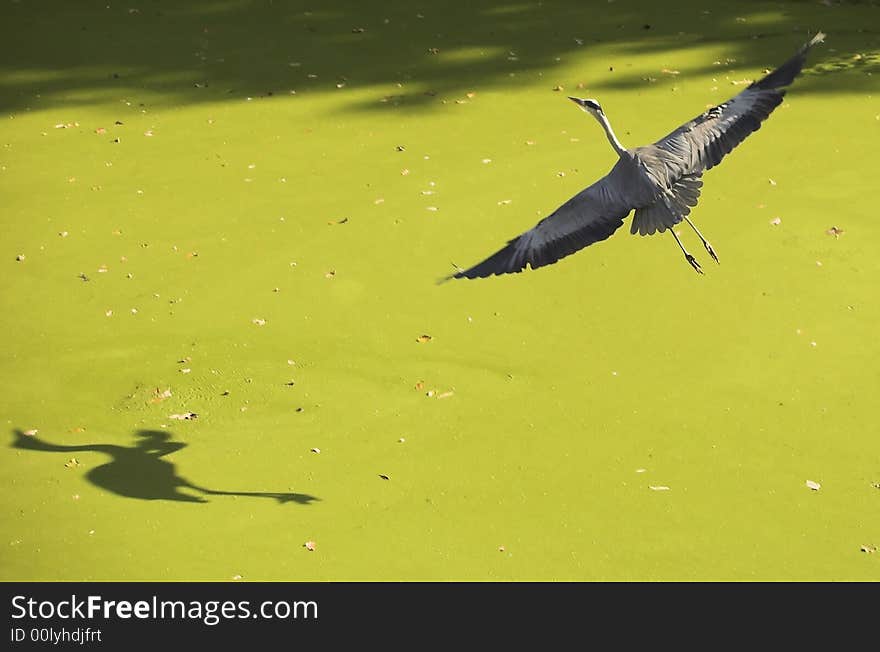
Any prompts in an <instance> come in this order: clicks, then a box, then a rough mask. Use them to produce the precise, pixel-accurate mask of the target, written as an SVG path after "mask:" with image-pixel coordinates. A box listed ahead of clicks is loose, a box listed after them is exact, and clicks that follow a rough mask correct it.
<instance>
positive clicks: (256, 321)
mask: <svg viewBox="0 0 880 652" xmlns="http://www.w3.org/2000/svg"><path fill="white" fill-rule="evenodd" d="M251 323H253V324H256V325H257V326H265V325H266V320H265V319H260V318H259V317H257V318H255V319H252V320H251Z"/></svg>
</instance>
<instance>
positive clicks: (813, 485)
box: [805, 480, 822, 491]
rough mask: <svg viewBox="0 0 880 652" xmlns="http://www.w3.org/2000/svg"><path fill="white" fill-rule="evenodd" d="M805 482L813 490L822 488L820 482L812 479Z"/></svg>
mask: <svg viewBox="0 0 880 652" xmlns="http://www.w3.org/2000/svg"><path fill="white" fill-rule="evenodd" d="M805 484H806V485H807V487H809V488H810V489H812V490H813V491H819V489H821V488H822V485H821V484H819V483H818V482H814V481H813V480H807V481H806V483H805Z"/></svg>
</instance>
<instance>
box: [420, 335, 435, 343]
mask: <svg viewBox="0 0 880 652" xmlns="http://www.w3.org/2000/svg"><path fill="white" fill-rule="evenodd" d="M433 339H434V338H433V337H431V336H430V335H419V336H418V337H417V338H416V342H418V343H419V344H425V343H427V342H430V341H431V340H433Z"/></svg>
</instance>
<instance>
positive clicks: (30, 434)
mask: <svg viewBox="0 0 880 652" xmlns="http://www.w3.org/2000/svg"><path fill="white" fill-rule="evenodd" d="M38 432H40V431H39V430H37V429H36V428H34V429H33V430H25V431H24V432H23V433H22V434H23V435H25V436H26V437H36V435H37V433H38Z"/></svg>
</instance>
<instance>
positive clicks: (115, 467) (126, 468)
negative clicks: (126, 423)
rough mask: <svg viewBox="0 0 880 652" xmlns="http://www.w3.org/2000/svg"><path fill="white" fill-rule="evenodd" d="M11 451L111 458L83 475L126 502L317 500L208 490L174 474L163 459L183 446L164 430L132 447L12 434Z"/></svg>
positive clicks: (142, 433)
mask: <svg viewBox="0 0 880 652" xmlns="http://www.w3.org/2000/svg"><path fill="white" fill-rule="evenodd" d="M13 435H14V437H15V440H14V441H13V442H12V447H13V448H20V449H24V450H32V451H42V452H46V453H78V452H95V453H104V454H106V455H109V456H110V458H111V459H110V461H109V462H107V463H106V464H102V465H101V466H96V467H95V468H93V469H90V470H89V471H88V472H87V473H86V478H87V479H88V481H89V482H91V483H92V484H93V485H95V486H96V487H99V488H100V489H104V490H105V491H109V492H111V493H114V494H116V495H118V496H124V497H126V498H139V499H141V500H175V501H183V502H190V503H205V502H208V501H207V500H206V499H205V498H204V496H205V495H208V496H249V497H254V498H274V499H275V500H277V501H278V502H279V503H289V502H294V503H299V504H300V505H308V504H309V503H311V502H312V501H315V500H319V499H318V498H315V497H314V496H309V495H308V494H298V493H277V492H262V491H219V490H216V489H208V488H206V487H202V486H199V485H197V484H194V483H192V482H190V481H189V480H187V479H185V478H183V477H181V476H180V475H178V474H177V470H176V468H175V466H174V464H172V463H171V462H169V461H167V460H164V459H162V458H163V457H164V456H166V455H170V454H171V453H175V452H177V451H179V450H181V449H182V448H185V447H186V444H184V443H183V442H179V441H171V433H169V432H165V431H163V430H139V431H137V432H136V433H135V437H136V438H137V442H136V443H135V445H134V446H118V445H115V444H80V445H73V446H68V445H59V444H50V443H49V442H46V441H44V440H43V439H40V438H39V437H36V436H30V435H26V434H25V433H24V432H22V431H21V430H14V431H13ZM182 489H190V490H192V491H195V492H198V493H200V494H202V495H201V496H197V495H192V494H190V493H186V492H184V491H181V490H182Z"/></svg>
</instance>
